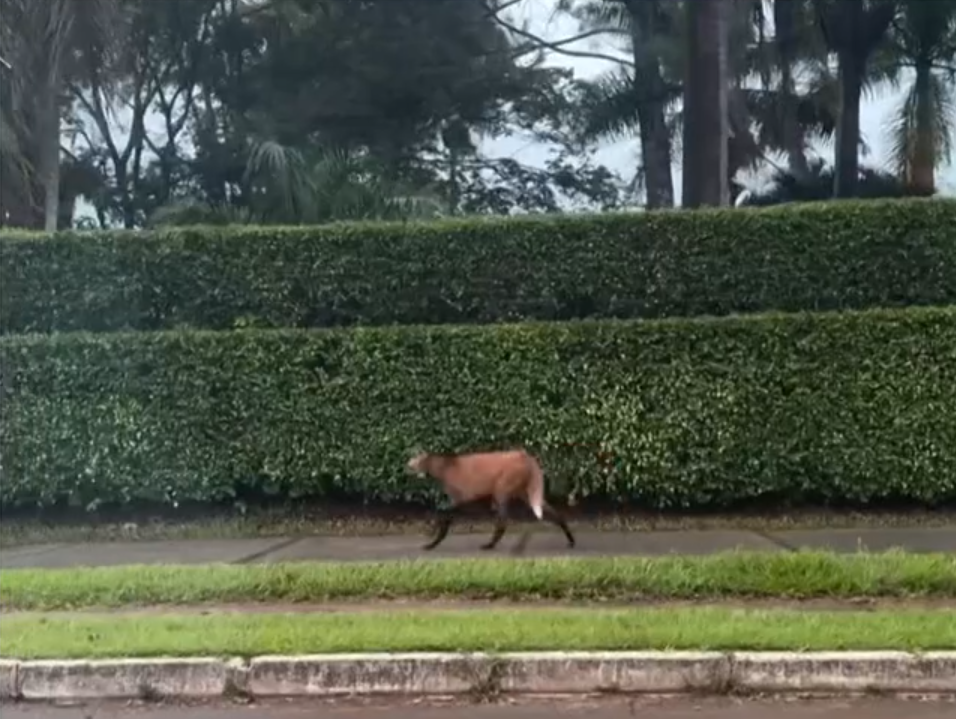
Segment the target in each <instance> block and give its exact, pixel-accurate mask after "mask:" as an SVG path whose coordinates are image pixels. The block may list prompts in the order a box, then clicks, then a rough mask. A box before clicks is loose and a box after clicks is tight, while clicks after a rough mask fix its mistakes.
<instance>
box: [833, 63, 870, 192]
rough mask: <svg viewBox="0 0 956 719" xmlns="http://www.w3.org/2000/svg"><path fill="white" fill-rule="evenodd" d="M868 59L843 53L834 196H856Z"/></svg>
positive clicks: (840, 74)
mask: <svg viewBox="0 0 956 719" xmlns="http://www.w3.org/2000/svg"><path fill="white" fill-rule="evenodd" d="M865 65H866V60H863V61H862V62H861V61H860V56H859V55H858V54H854V53H852V52H841V53H840V72H839V76H840V120H839V124H838V125H837V133H836V172H835V173H834V178H833V196H834V197H837V198H846V197H856V194H857V185H858V184H859V176H860V154H859V148H860V95H861V94H862V92H863V72H864V69H865Z"/></svg>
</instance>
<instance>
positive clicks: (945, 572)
mask: <svg viewBox="0 0 956 719" xmlns="http://www.w3.org/2000/svg"><path fill="white" fill-rule="evenodd" d="M449 596H453V597H455V598H457V599H512V600H522V599H523V600H532V599H587V600H614V599H618V600H621V599H624V600H626V599H636V598H643V599H721V598H750V597H780V598H858V597H874V598H876V597H947V598H952V597H956V555H953V554H943V553H939V554H907V553H905V552H900V551H894V552H885V553H879V554H865V553H858V554H850V555H841V554H836V553H829V552H810V551H805V552H796V553H758V552H726V553H721V554H714V555H710V556H703V557H700V556H671V557H593V558H581V559H577V558H560V559H523V560H514V559H469V560H462V559H456V560H406V561H394V562H346V563H331V562H321V563H304V562H301V563H300V562H295V563H286V564H274V565H248V566H245V565H240V566H236V565H226V564H220V565H199V566H169V565H165V566H124V567H82V568H77V569H8V570H3V571H0V607H2V608H3V609H4V610H5V611H9V610H52V609H75V608H82V607H103V608H109V607H125V606H129V605H170V604H204V603H215V602H220V603H235V602H315V601H321V600H330V599H392V598H421V599H425V598H441V597H449Z"/></svg>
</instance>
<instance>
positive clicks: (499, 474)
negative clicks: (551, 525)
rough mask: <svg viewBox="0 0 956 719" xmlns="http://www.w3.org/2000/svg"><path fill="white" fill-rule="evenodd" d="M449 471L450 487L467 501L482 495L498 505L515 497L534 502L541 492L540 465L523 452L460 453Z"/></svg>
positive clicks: (511, 450) (507, 450)
mask: <svg viewBox="0 0 956 719" xmlns="http://www.w3.org/2000/svg"><path fill="white" fill-rule="evenodd" d="M450 469H451V471H450V472H449V477H448V480H449V484H450V485H452V487H453V488H454V490H455V493H456V494H458V495H459V497H460V499H462V500H465V501H467V500H469V499H478V498H480V497H483V496H489V497H492V498H494V499H495V500H496V501H499V502H501V501H505V500H508V499H512V498H516V497H528V498H529V499H534V498H536V497H537V495H538V493H539V492H540V490H539V489H536V485H537V484H540V477H541V468H540V465H539V464H538V461H537V460H536V459H535V458H534V457H533V456H532V455H531V454H530V453H529V452H527V451H526V450H523V449H506V450H498V451H493V452H472V453H469V454H461V455H458V456H457V457H456V461H455V465H454V467H452V468H450ZM452 487H449V488H450V489H451V488H452ZM532 495H533V496H532ZM532 504H535V502H533V501H532Z"/></svg>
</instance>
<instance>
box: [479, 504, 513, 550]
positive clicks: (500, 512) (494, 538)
mask: <svg viewBox="0 0 956 719" xmlns="http://www.w3.org/2000/svg"><path fill="white" fill-rule="evenodd" d="M507 528H508V500H507V499H506V500H504V501H502V502H498V507H497V512H496V517H495V531H494V533H493V534H492V535H491V539H490V540H489V541H488V542H487V543H486V544H482V545H481V548H482V549H494V548H495V547H496V546H498V542H500V541H501V538H502V537H503V536H505V530H506V529H507Z"/></svg>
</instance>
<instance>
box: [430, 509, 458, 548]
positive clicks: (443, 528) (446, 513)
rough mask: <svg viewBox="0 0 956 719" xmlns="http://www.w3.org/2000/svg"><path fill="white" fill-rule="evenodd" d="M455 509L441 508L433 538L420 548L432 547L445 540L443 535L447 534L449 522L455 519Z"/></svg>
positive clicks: (449, 526)
mask: <svg viewBox="0 0 956 719" xmlns="http://www.w3.org/2000/svg"><path fill="white" fill-rule="evenodd" d="M456 510H457V508H456V507H452V508H451V509H443V510H441V511H440V512H439V513H438V527H437V529H436V531H435V538H434V539H432V541H430V542H429V543H428V544H426V545H425V546H424V547H422V549H424V550H430V549H434V548H435V547H437V546H438V545H439V544H441V543H442V542H443V541H444V540H445V537H447V536H448V530H449V529H450V528H451V523H452V522H453V521H454V519H455V514H456V513H457V512H456Z"/></svg>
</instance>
